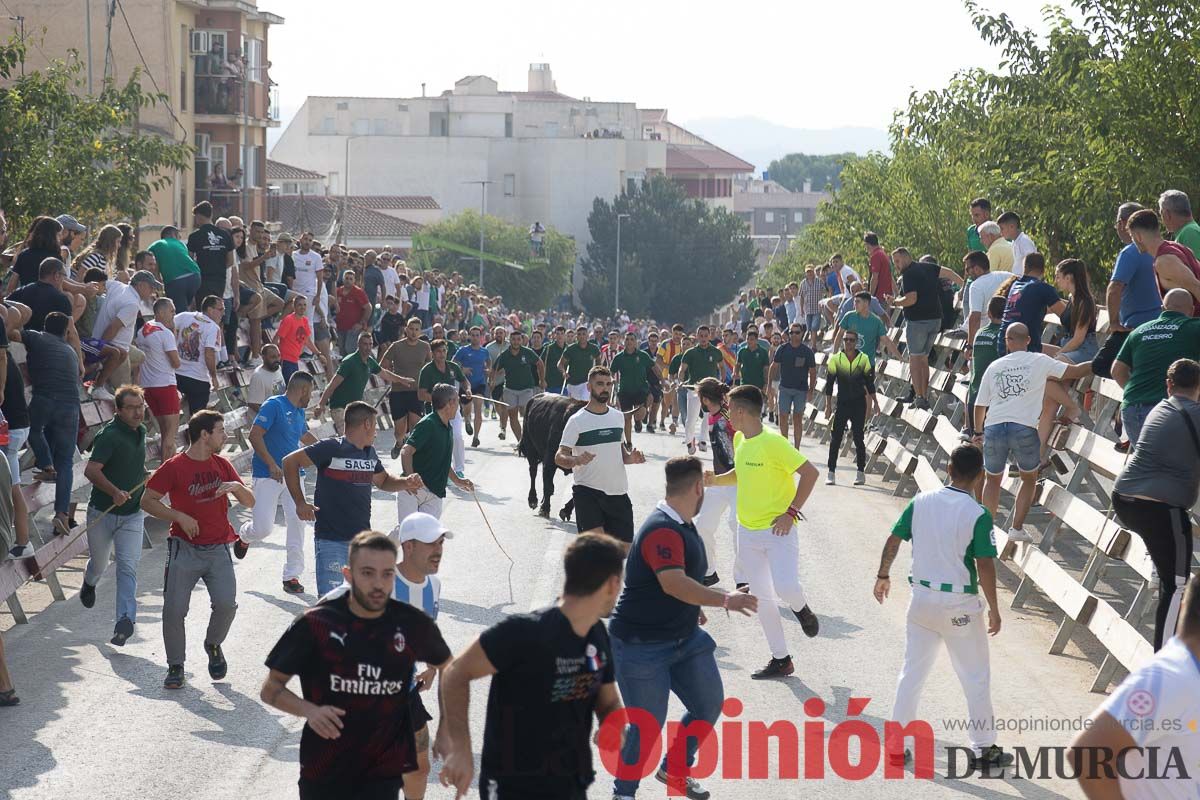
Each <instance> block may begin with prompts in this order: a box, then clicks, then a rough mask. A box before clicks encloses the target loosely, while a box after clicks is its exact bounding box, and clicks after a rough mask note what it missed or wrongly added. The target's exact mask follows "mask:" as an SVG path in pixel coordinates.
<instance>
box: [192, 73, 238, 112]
mask: <svg viewBox="0 0 1200 800" xmlns="http://www.w3.org/2000/svg"><path fill="white" fill-rule="evenodd" d="M243 89H244V86H243V84H242V79H241V78H240V77H237V76H234V75H221V76H213V75H197V76H196V113H197V114H230V115H235V116H240V115H241V113H242V111H243V110H244V107H243Z"/></svg>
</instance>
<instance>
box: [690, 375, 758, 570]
mask: <svg viewBox="0 0 1200 800" xmlns="http://www.w3.org/2000/svg"><path fill="white" fill-rule="evenodd" d="M696 393H697V395H699V397H700V405H701V406H703V408H704V412H705V416H706V418H707V423H708V438H709V440H710V441H711V442H712V458H713V472H715V473H716V474H718V475H723V474H724V473H726V472H729V471H730V470H732V469H733V468H734V463H733V436H734V433H735V431H734V430H733V424H732V423H731V422H730V421H729V411H728V409H727V408H726V403H725V397H726V395H728V394H729V387H728V386H726V385H725V384H723V383H721V382H720V381H718V380H715V379H713V378H705V379H704V380H702V381H700V385H699V386H697V387H696ZM727 511H728V523H729V532H730V533H731V534H732V535H733V550H734V561H733V565H734V566H733V573H734V575H733V580H734V582H735V583H736V584H737V586H738V588H742V587H744V586H746V585H747V583H746V579H745V577H743V576H742V571H741V564H740V563H739V562H738V560H737V532H738V526H737V486H712V487H709V488H708V489H707V490H706V491H705V492H704V505H703V506H702V507H701V509H700V512H699V513H698V514H697V515H696V530H698V531H699V532H700V538H701V539H702V540H703V541H704V549H705V551H706V552H707V554H708V573H707V574H706V575H705V576H704V585H705V586H713V585H715V584H716V583H718V582H719V581H720V577H719V576H718V575H717V565H716V561H717V528H718V527H720V525H721V517H722V515H724V514H725V513H726V512H727Z"/></svg>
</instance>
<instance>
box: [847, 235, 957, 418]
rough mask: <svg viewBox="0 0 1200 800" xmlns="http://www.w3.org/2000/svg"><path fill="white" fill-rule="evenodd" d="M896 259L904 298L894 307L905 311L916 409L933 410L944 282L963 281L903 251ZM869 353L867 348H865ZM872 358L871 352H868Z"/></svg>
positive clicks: (896, 252)
mask: <svg viewBox="0 0 1200 800" xmlns="http://www.w3.org/2000/svg"><path fill="white" fill-rule="evenodd" d="M892 259H893V260H894V261H895V262H896V268H897V269H898V270H899V271H900V282H901V283H902V284H903V292H904V293H903V294H898V295H897V296H896V299H895V302H894V305H897V306H899V307H901V308H903V309H904V319H905V327H904V337H905V341H906V342H907V344H908V361H909V369H910V372H911V378H912V386H913V399H912V400H911V402H912V405H913V408H923V409H928V408H929V407H930V406H929V396H928V395H929V353H930V351H931V350H932V349H933V341H934V339H936V338H937V335H938V332H939V331H940V330H941V327H942V295H941V291H942V290H941V279H942V278H946V279H947V280H949V281H951V282H953V283H956V284H958V285H959V286H961V285H962V282H963V281H962V278H961V277H959V275H958V274H957V273H956V272H954V271H953V270H951V269H948V268H946V267H942V266H938V265H937V264H932V263H929V262H926V261H913V258H912V255H911V254H910V253H909V252H908V250H906V249H905V248H903V247H898V248H896V249H895V250H893V251H892ZM864 350H865V348H864ZM866 352H867V353H868V355H870V351H866Z"/></svg>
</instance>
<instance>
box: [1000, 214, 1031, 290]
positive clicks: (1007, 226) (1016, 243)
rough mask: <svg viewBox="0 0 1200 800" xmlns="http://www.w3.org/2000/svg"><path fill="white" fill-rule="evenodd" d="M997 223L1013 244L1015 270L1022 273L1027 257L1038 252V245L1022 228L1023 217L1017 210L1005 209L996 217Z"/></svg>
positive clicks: (1018, 273)
mask: <svg viewBox="0 0 1200 800" xmlns="http://www.w3.org/2000/svg"><path fill="white" fill-rule="evenodd" d="M996 224H997V225H999V226H1000V232H1001V233H1002V234H1004V238H1005V239H1006V240H1007V241H1008V242H1009V243H1010V244H1011V245H1012V253H1013V267H1014V269H1013V271H1014V272H1015V273H1016V274H1017V275H1020V274H1022V273H1023V272H1024V265H1025V257H1026V256H1028V255H1029V254H1030V253H1036V252H1037V251H1038V249H1037V245H1036V244H1034V243H1033V239H1030V238H1029V234H1027V233H1025V232H1024V231H1022V230H1021V218H1020V217H1019V216H1018V215H1017V212H1015V211H1005V212H1004V213H1003V214H1001V215H1000V216H998V217H996Z"/></svg>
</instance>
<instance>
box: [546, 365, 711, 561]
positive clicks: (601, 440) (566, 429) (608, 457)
mask: <svg viewBox="0 0 1200 800" xmlns="http://www.w3.org/2000/svg"><path fill="white" fill-rule="evenodd" d="M714 352H715V350H714ZM587 385H588V394H589V400H588V404H587V405H586V406H584V407H583V408H581V409H579V410H578V411H576V412H575V413H574V414H572V415H571V416H570V417H569V418H568V419H567V423H566V425H564V426H563V434H562V441H561V444H560V445H559V448H558V452H557V453H555V455H554V463H555V464H557V465H558V466H560V467H562V468H563V469H566V470H571V471H573V473H574V478H575V483H574V485H573V486H572V487H571V492H572V496H573V497H574V498H575V525H576V527H577V528H578V530H579V532H580V533H607V534H609V535H610V536H614V537H616V538H617V539H619V540H620V541H621V543H622V547H623V548H624V549H626V550H628V549H629V545H630V543H631V542H632V541H633V503H631V502H630V500H629V481H628V479H627V478H626V476H625V465H626V464H645V463H646V456H644V455H643V454H642V451H641V450H638V449H636V448H629V449H626V448H625V447H624V446H623V445H622V443H621V437H622V435H623V433H624V424H625V423H624V419H623V417H624V415H623V414H622V413H621V412H620V411H618V410H617V409H615V408H613V407H612V406H610V405H609V404H608V401H609V400H610V399H611V398H612V386H613V380H612V373H611V372H609V370H608V368H607V367H592V369H591V372H589V373H588V383H587Z"/></svg>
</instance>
